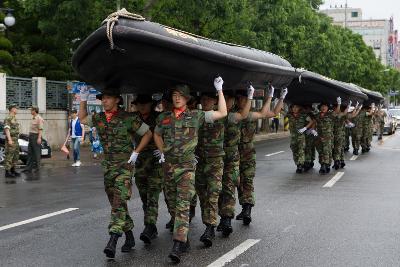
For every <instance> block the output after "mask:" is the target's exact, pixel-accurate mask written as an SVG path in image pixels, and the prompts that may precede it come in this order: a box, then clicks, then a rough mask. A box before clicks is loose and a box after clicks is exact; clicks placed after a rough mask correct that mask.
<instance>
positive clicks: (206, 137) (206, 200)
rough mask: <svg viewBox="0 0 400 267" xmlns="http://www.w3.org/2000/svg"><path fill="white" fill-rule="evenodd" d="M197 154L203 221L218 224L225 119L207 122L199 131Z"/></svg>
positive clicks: (197, 178) (197, 186) (198, 188)
mask: <svg viewBox="0 0 400 267" xmlns="http://www.w3.org/2000/svg"><path fill="white" fill-rule="evenodd" d="M196 155H197V156H198V157H199V163H198V165H197V169H196V183H195V184H196V192H197V195H198V196H199V200H200V207H201V216H202V221H203V223H204V224H205V225H211V226H216V225H217V220H218V218H217V215H218V198H219V194H220V193H221V190H222V174H223V170H224V161H223V156H224V155H225V152H224V121H223V120H218V121H215V122H214V123H205V124H204V125H203V127H201V128H200V131H199V143H198V145H197V150H196Z"/></svg>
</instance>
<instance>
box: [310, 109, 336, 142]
mask: <svg viewBox="0 0 400 267" xmlns="http://www.w3.org/2000/svg"><path fill="white" fill-rule="evenodd" d="M335 117H336V116H335V115H334V113H333V112H332V111H328V112H327V113H325V115H324V116H321V113H319V114H318V115H317V116H315V118H314V119H315V121H316V123H317V126H316V128H317V132H318V136H319V137H320V138H327V137H333V126H334V125H333V124H334V120H335Z"/></svg>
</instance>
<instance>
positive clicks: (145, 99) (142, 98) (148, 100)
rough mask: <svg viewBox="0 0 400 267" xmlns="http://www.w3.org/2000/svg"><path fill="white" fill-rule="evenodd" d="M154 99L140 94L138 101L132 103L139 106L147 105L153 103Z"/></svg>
mask: <svg viewBox="0 0 400 267" xmlns="http://www.w3.org/2000/svg"><path fill="white" fill-rule="evenodd" d="M152 102H153V99H152V97H151V95H145V94H138V95H137V97H136V99H135V100H134V101H132V104H134V105H137V104H147V103H152Z"/></svg>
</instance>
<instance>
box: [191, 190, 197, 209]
mask: <svg viewBox="0 0 400 267" xmlns="http://www.w3.org/2000/svg"><path fill="white" fill-rule="evenodd" d="M190 206H191V207H196V206H197V192H196V193H195V194H194V196H193V198H192V201H190Z"/></svg>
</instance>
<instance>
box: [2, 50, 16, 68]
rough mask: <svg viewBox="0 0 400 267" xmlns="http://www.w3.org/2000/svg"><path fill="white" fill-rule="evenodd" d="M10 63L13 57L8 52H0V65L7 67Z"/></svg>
mask: <svg viewBox="0 0 400 267" xmlns="http://www.w3.org/2000/svg"><path fill="white" fill-rule="evenodd" d="M12 61H13V56H12V55H11V54H10V52H8V51H5V50H0V65H5V66H7V65H8V64H10V63H11V62H12Z"/></svg>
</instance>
